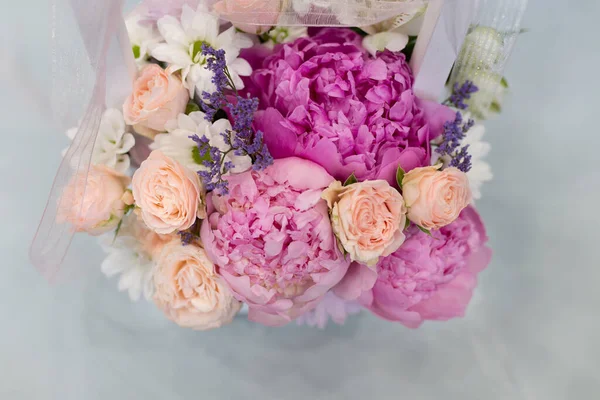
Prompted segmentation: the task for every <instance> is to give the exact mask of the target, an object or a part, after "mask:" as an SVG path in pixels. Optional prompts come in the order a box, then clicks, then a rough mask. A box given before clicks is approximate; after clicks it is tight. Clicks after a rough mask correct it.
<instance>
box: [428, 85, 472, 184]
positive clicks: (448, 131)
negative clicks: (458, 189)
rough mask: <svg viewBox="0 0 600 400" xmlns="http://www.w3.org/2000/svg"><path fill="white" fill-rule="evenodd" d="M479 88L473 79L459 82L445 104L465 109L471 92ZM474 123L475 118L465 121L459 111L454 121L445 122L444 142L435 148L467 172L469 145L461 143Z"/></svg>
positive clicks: (469, 162)
mask: <svg viewBox="0 0 600 400" xmlns="http://www.w3.org/2000/svg"><path fill="white" fill-rule="evenodd" d="M478 90H479V88H478V87H477V86H475V85H474V84H473V82H471V81H465V82H464V83H463V84H462V85H459V84H458V82H457V83H455V84H454V87H453V89H452V94H451V95H450V97H449V98H448V99H447V100H446V101H445V102H444V104H446V105H451V106H454V107H456V108H458V109H460V110H465V109H467V108H468V106H467V104H465V100H468V99H470V98H471V94H473V93H475V92H477V91H478ZM473 125H475V121H474V120H472V119H469V120H467V121H464V120H463V115H462V114H461V112H460V111H457V112H456V118H455V119H454V121H448V122H446V123H445V124H444V133H443V134H442V143H441V144H440V145H439V146H438V148H437V149H436V150H435V151H436V153H438V154H439V155H440V156H447V157H449V158H450V166H451V167H456V168H458V169H459V170H461V171H463V172H465V173H466V172H469V171H470V170H471V166H472V165H471V155H470V154H469V153H468V150H469V146H468V145H466V146H463V147H462V148H460V144H461V142H462V140H463V139H464V138H465V136H466V133H467V132H468V131H469V129H471V128H472V127H473Z"/></svg>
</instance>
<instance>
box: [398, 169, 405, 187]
mask: <svg viewBox="0 0 600 400" xmlns="http://www.w3.org/2000/svg"><path fill="white" fill-rule="evenodd" d="M404 175H406V172H404V170H403V169H402V167H401V166H398V169H397V170H396V183H397V184H398V187H399V188H400V189H402V181H403V180H404Z"/></svg>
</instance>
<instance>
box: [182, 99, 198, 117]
mask: <svg viewBox="0 0 600 400" xmlns="http://www.w3.org/2000/svg"><path fill="white" fill-rule="evenodd" d="M196 111H200V106H199V105H198V104H196V103H194V102H193V101H190V102H189V103H188V104H187V106H186V107H185V115H190V114H191V113H193V112H196Z"/></svg>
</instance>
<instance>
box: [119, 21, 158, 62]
mask: <svg viewBox="0 0 600 400" xmlns="http://www.w3.org/2000/svg"><path fill="white" fill-rule="evenodd" d="M125 25H126V27H127V33H128V35H129V41H130V42H131V47H132V50H133V55H134V57H135V62H136V63H137V65H138V67H140V68H141V67H143V66H145V65H146V64H148V58H150V55H151V50H152V49H153V48H154V46H156V45H157V44H158V43H160V41H161V36H160V33H158V31H157V30H156V28H155V27H154V26H153V25H152V24H148V23H142V16H141V15H139V14H137V13H136V14H132V15H131V16H130V17H129V18H127V20H126V21H125Z"/></svg>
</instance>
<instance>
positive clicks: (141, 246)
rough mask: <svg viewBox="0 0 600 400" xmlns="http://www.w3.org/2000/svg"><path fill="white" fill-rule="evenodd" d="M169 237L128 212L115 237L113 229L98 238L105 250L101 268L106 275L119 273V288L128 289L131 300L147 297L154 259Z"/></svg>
mask: <svg viewBox="0 0 600 400" xmlns="http://www.w3.org/2000/svg"><path fill="white" fill-rule="evenodd" d="M170 240H172V237H171V236H170V235H159V234H157V233H155V232H153V231H151V230H150V229H148V228H147V227H146V226H145V225H144V223H143V222H142V221H141V220H139V219H138V218H137V216H136V215H135V214H134V213H132V214H129V215H127V216H126V217H124V218H123V222H122V224H121V228H120V230H119V233H118V235H117V237H116V238H115V236H114V233H109V234H106V235H104V236H102V237H101V238H100V244H101V246H102V248H103V250H104V251H105V252H106V253H107V256H106V258H105V259H104V261H103V262H102V265H101V270H102V272H103V273H104V275H106V276H107V277H109V278H110V277H112V276H116V275H120V277H119V283H118V287H119V291H122V292H123V291H128V293H129V298H130V299H131V300H132V301H138V300H139V299H140V298H141V296H142V294H143V295H144V298H145V299H146V300H150V299H151V298H152V294H153V292H154V285H153V282H152V278H153V272H154V267H155V263H154V259H155V257H156V256H157V255H158V254H159V253H160V250H161V249H162V246H163V245H164V244H165V243H167V242H169V241H170Z"/></svg>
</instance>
